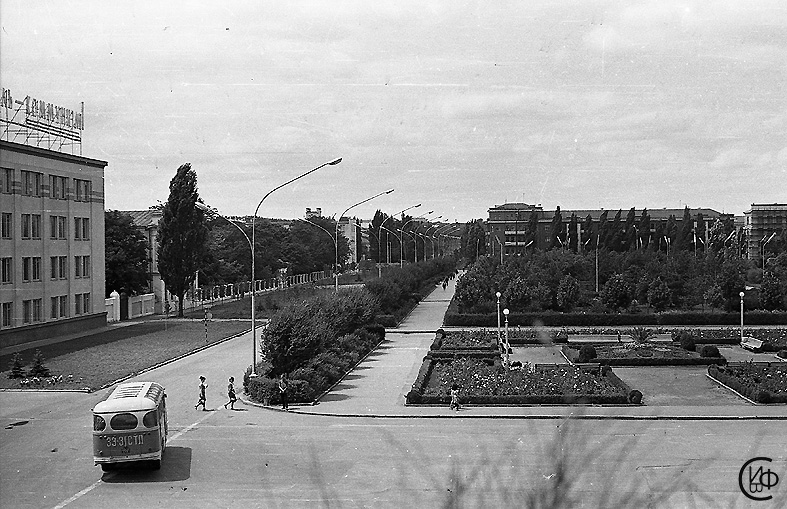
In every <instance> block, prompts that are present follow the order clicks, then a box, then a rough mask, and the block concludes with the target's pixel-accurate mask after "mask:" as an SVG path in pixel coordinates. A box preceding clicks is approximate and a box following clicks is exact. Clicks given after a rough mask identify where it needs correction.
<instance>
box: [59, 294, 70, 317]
mask: <svg viewBox="0 0 787 509" xmlns="http://www.w3.org/2000/svg"><path fill="white" fill-rule="evenodd" d="M59 298H60V317H61V318H65V317H67V316H68V295H61V296H60V297H59Z"/></svg>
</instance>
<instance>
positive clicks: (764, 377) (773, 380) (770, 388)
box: [708, 362, 787, 404]
mask: <svg viewBox="0 0 787 509" xmlns="http://www.w3.org/2000/svg"><path fill="white" fill-rule="evenodd" d="M708 375H709V376H710V377H711V378H713V379H714V380H716V381H717V382H720V383H722V384H724V385H726V386H727V387H729V388H731V389H733V390H735V391H736V392H738V393H740V394H741V395H743V396H745V397H747V398H749V399H751V400H752V401H755V402H757V403H766V404H767V403H787V363H783V362H775V363H770V362H740V363H732V364H729V365H727V366H708Z"/></svg>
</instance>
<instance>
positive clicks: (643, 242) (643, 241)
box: [639, 208, 650, 250]
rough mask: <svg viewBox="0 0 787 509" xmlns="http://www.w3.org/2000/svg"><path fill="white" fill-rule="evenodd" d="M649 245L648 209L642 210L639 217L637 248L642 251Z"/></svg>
mask: <svg viewBox="0 0 787 509" xmlns="http://www.w3.org/2000/svg"><path fill="white" fill-rule="evenodd" d="M649 244H650V214H648V209H646V208H645V209H642V214H641V215H640V216H639V246H640V247H641V248H642V249H643V250H644V249H647V248H648V245H649Z"/></svg>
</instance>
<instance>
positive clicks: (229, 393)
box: [224, 377, 238, 410]
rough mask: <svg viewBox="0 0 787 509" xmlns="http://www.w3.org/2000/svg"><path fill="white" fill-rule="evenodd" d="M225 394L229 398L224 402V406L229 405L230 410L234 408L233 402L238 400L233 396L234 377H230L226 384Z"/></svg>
mask: <svg viewBox="0 0 787 509" xmlns="http://www.w3.org/2000/svg"><path fill="white" fill-rule="evenodd" d="M227 396H228V397H229V398H230V400H229V401H227V402H226V403H224V408H227V405H229V406H230V410H235V402H236V401H237V400H238V398H237V397H236V396H235V378H234V377H230V383H229V384H228V385H227Z"/></svg>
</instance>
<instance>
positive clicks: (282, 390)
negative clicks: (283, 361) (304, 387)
mask: <svg viewBox="0 0 787 509" xmlns="http://www.w3.org/2000/svg"><path fill="white" fill-rule="evenodd" d="M279 395H280V396H281V409H282V410H287V409H288V408H289V407H288V406H287V379H286V378H285V377H284V374H282V375H281V378H279Z"/></svg>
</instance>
